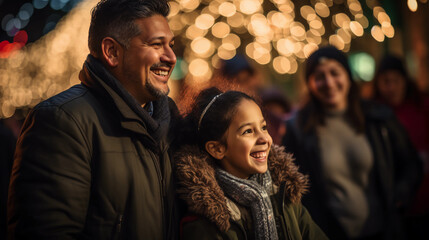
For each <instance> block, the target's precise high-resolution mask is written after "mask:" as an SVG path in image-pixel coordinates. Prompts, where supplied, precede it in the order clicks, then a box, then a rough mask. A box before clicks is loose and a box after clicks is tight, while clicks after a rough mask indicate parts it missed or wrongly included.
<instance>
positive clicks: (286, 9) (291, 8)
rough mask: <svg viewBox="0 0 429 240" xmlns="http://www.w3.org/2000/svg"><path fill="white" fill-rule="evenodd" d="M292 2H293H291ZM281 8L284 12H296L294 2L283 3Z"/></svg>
mask: <svg viewBox="0 0 429 240" xmlns="http://www.w3.org/2000/svg"><path fill="white" fill-rule="evenodd" d="M290 3H292V2H290ZM279 10H280V11H282V12H284V13H287V14H291V13H293V12H294V6H293V3H292V4H283V5H281V6H279Z"/></svg>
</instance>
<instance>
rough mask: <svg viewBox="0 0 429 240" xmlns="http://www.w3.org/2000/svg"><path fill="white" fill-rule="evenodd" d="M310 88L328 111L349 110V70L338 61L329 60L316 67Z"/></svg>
mask: <svg viewBox="0 0 429 240" xmlns="http://www.w3.org/2000/svg"><path fill="white" fill-rule="evenodd" d="M307 85H308V88H309V90H310V92H311V93H312V94H313V96H315V97H316V98H317V99H318V100H319V101H320V102H321V103H322V104H323V106H325V107H326V108H328V109H332V110H344V109H346V108H347V96H348V94H349V90H350V79H349V75H348V74H347V70H346V69H345V68H344V67H343V66H342V65H341V64H340V63H339V62H337V61H336V60H332V59H327V60H325V61H324V62H322V63H320V64H319V66H317V67H316V69H315V71H314V73H313V74H312V75H310V77H309V79H308V83H307Z"/></svg>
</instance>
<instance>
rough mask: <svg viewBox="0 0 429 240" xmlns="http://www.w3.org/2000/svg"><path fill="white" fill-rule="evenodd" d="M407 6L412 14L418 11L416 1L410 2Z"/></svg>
mask: <svg viewBox="0 0 429 240" xmlns="http://www.w3.org/2000/svg"><path fill="white" fill-rule="evenodd" d="M407 5H408V8H409V9H410V11H411V12H415V11H417V8H418V4H417V1H416V0H408V1H407Z"/></svg>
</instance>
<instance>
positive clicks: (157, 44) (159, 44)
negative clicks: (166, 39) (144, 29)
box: [151, 43, 162, 47]
mask: <svg viewBox="0 0 429 240" xmlns="http://www.w3.org/2000/svg"><path fill="white" fill-rule="evenodd" d="M151 45H152V46H155V47H161V45H162V44H161V43H152V44H151Z"/></svg>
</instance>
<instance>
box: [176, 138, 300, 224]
mask: <svg viewBox="0 0 429 240" xmlns="http://www.w3.org/2000/svg"><path fill="white" fill-rule="evenodd" d="M175 161H176V162H175V165H176V174H177V178H178V189H177V192H178V193H179V197H180V198H181V199H183V200H184V201H185V202H186V203H187V205H188V206H189V210H190V211H192V212H194V213H196V214H198V215H202V216H204V217H206V218H207V219H209V220H210V221H211V222H213V223H215V224H216V226H217V227H218V228H219V229H221V230H224V231H225V230H227V229H228V228H229V226H230V223H229V221H230V219H231V218H234V215H235V213H234V212H235V211H232V210H233V209H231V204H230V203H229V202H228V201H229V200H228V199H227V198H226V197H225V194H224V192H223V191H222V189H221V188H220V186H219V185H218V183H217V181H216V176H215V167H216V164H215V163H214V161H213V159H212V158H211V157H210V156H209V155H208V153H206V152H205V151H201V150H200V149H199V148H198V147H197V146H183V147H182V148H181V149H180V151H178V152H177V153H176V155H175ZM293 161H294V159H293V158H292V155H291V154H288V153H285V152H284V148H283V147H279V146H275V145H273V146H272V148H271V151H270V154H269V157H268V168H269V170H270V173H271V177H272V179H273V183H274V184H275V185H277V186H280V185H282V189H284V193H283V194H284V195H283V196H284V197H285V198H286V200H287V201H289V202H291V203H298V202H300V201H301V197H302V195H303V194H304V193H305V192H306V191H307V188H308V178H307V176H304V175H303V174H301V173H299V172H298V167H297V166H296V165H295V164H294V163H293Z"/></svg>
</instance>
